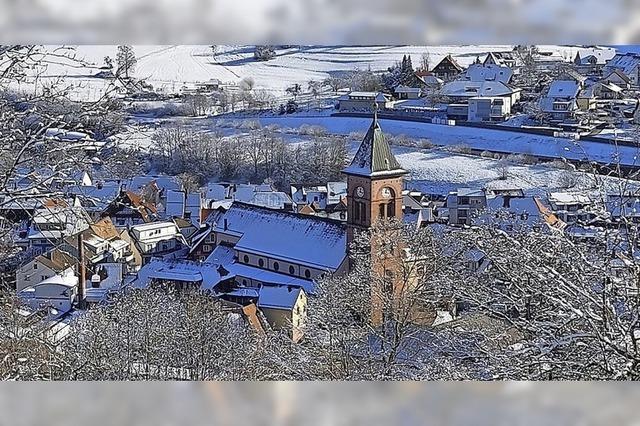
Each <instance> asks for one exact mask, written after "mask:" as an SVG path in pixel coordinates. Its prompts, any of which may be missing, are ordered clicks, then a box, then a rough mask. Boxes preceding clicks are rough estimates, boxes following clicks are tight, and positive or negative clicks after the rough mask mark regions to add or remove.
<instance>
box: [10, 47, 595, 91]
mask: <svg viewBox="0 0 640 426" xmlns="http://www.w3.org/2000/svg"><path fill="white" fill-rule="evenodd" d="M133 48H134V52H135V54H136V57H137V60H138V64H137V66H136V69H135V73H134V76H135V77H137V78H144V79H146V80H147V81H148V82H149V83H151V84H152V85H153V86H154V87H156V88H158V89H162V90H164V91H166V92H170V93H175V92H178V91H179V90H180V88H181V87H182V85H183V84H185V83H194V82H203V81H207V80H209V79H212V78H217V79H219V80H221V81H222V82H238V81H239V80H241V79H242V78H244V77H252V78H253V79H254V81H255V87H256V88H258V89H266V90H269V91H271V92H272V93H274V94H275V95H276V96H277V95H283V94H284V92H285V89H286V88H287V87H290V86H291V85H292V84H294V83H299V84H301V85H302V86H303V87H306V84H307V82H308V81H309V80H323V79H325V78H327V77H328V76H330V75H336V74H340V73H343V72H345V71H350V70H354V69H371V70H373V71H382V70H386V69H387V68H388V67H390V66H391V65H393V64H394V63H395V62H397V61H400V60H401V59H402V56H403V55H405V54H408V55H411V58H412V60H413V63H414V66H417V65H418V63H419V61H420V58H421V56H422V54H423V53H425V52H429V56H430V62H431V66H434V65H436V64H437V63H438V62H439V61H440V60H441V59H442V58H443V57H444V56H446V55H448V54H451V55H452V56H453V57H454V58H455V59H456V60H457V61H458V62H459V63H460V64H461V65H463V66H468V65H470V64H471V63H472V62H473V61H474V60H475V59H476V58H477V57H479V58H480V59H481V60H482V59H484V55H485V54H486V53H487V52H489V51H501V50H510V49H511V48H512V46H509V45H491V46H300V47H297V46H296V47H293V48H290V49H278V50H277V56H276V57H275V58H274V59H272V60H270V61H266V62H262V61H256V60H254V58H253V46H218V50H219V53H217V54H216V55H215V56H214V55H213V54H212V52H211V49H210V47H209V46H188V45H180V46H133ZM50 49H51V50H53V49H54V47H53V46H52V47H50ZM541 50H542V51H547V52H553V53H554V55H555V56H556V57H561V58H564V59H570V58H573V57H574V56H575V54H576V52H577V51H580V50H584V49H582V48H579V47H576V46H541ZM116 51H117V46H108V45H107V46H77V47H76V57H77V58H79V59H83V60H84V61H85V62H86V66H77V64H73V63H71V62H69V61H65V60H62V59H56V61H55V63H52V64H49V65H48V67H47V68H46V70H45V72H44V74H43V76H42V78H41V80H40V82H45V83H46V82H47V80H48V79H50V80H53V79H55V78H58V77H63V78H64V81H65V83H68V84H71V85H73V88H72V91H73V92H74V93H73V94H74V95H75V96H76V98H78V99H95V98H96V97H98V96H99V95H100V93H101V90H103V89H104V87H106V85H107V84H108V82H107V81H105V80H102V79H95V78H91V76H92V75H94V74H96V73H97V72H98V71H99V67H101V66H102V65H103V64H104V57H105V56H110V57H111V58H113V59H115V57H116ZM26 87H28V86H24V85H23V87H22V88H23V89H24V88H26Z"/></svg>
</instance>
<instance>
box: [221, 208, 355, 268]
mask: <svg viewBox="0 0 640 426" xmlns="http://www.w3.org/2000/svg"><path fill="white" fill-rule="evenodd" d="M215 231H216V232H218V233H225V234H229V235H235V236H238V237H240V239H239V240H238V242H237V243H236V245H235V249H236V250H237V251H241V252H247V253H252V254H257V255H262V256H265V257H269V258H272V259H280V260H282V261H285V262H291V263H297V264H301V265H306V266H309V267H311V268H316V269H321V270H332V271H333V270H336V269H338V268H339V267H340V265H341V264H342V262H343V261H344V259H345V257H346V256H347V231H346V228H345V226H344V225H343V224H341V223H339V222H335V221H331V220H327V219H322V218H318V217H314V216H307V215H301V214H297V213H288V212H284V211H281V210H273V209H268V208H265V207H258V206H254V205H250V204H245V203H241V202H237V201H235V202H234V203H233V205H232V206H231V208H230V209H229V211H227V212H226V213H225V215H224V217H223V218H222V219H220V220H218V222H217V223H216V227H215Z"/></svg>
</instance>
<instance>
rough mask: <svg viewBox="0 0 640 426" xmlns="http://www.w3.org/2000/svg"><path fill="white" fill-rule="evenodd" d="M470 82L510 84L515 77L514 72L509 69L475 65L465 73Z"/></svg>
mask: <svg viewBox="0 0 640 426" xmlns="http://www.w3.org/2000/svg"><path fill="white" fill-rule="evenodd" d="M465 75H466V77H467V79H469V80H470V81H500V82H502V83H509V81H511V77H513V71H512V70H511V68H509V67H504V66H500V65H496V64H487V65H482V64H473V65H470V66H469V68H467V71H466V72H465Z"/></svg>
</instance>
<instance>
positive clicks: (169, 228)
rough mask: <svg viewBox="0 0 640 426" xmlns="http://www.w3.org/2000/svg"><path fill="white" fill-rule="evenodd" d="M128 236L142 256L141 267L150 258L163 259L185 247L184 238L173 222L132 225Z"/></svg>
mask: <svg viewBox="0 0 640 426" xmlns="http://www.w3.org/2000/svg"><path fill="white" fill-rule="evenodd" d="M129 234H130V235H131V239H132V241H133V244H134V245H135V247H136V249H137V250H138V251H139V252H140V254H141V256H142V264H143V265H144V264H146V263H147V262H149V260H150V259H151V258H152V257H163V256H166V255H168V254H170V253H172V252H175V251H176V250H180V249H182V248H185V247H187V244H186V241H185V238H184V236H183V235H182V233H181V232H180V229H179V228H178V226H176V224H175V223H174V222H173V221H164V222H152V223H145V224H141V225H134V226H132V227H131V228H130V229H129Z"/></svg>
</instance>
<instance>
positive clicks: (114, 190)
mask: <svg viewBox="0 0 640 426" xmlns="http://www.w3.org/2000/svg"><path fill="white" fill-rule="evenodd" d="M120 189H121V184H120V182H117V181H108V182H97V183H96V184H95V185H68V186H66V187H65V188H64V193H65V195H66V196H68V197H70V198H72V199H73V200H74V204H75V203H77V204H79V205H81V206H82V207H84V209H85V210H86V212H87V213H88V214H89V216H90V217H91V219H92V220H94V221H95V220H99V219H100V217H101V216H102V213H103V212H104V211H105V210H106V209H107V208H108V207H109V204H111V203H112V202H113V201H115V200H116V198H118V195H120Z"/></svg>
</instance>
